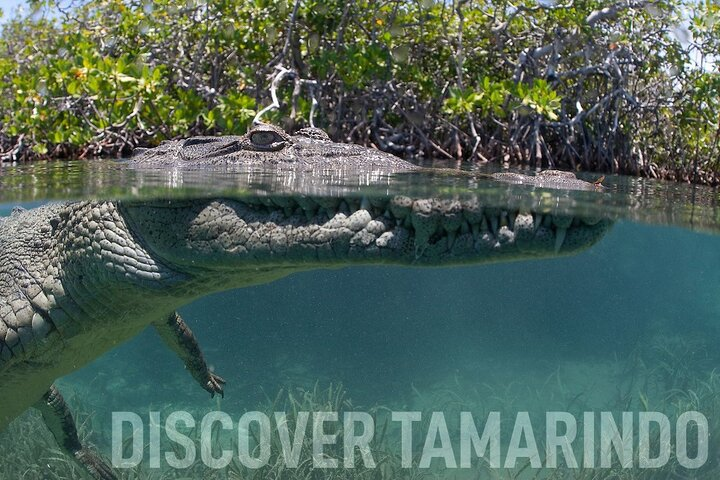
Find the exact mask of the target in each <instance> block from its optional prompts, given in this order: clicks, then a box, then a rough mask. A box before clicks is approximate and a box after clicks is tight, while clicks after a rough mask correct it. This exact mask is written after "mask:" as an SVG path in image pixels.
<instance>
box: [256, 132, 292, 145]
mask: <svg viewBox="0 0 720 480" xmlns="http://www.w3.org/2000/svg"><path fill="white" fill-rule="evenodd" d="M250 141H251V142H252V143H254V144H255V145H257V146H260V147H269V146H270V145H272V144H273V143H280V142H284V141H285V139H284V138H283V137H281V136H280V135H279V134H278V133H276V132H269V131H267V130H265V131H260V132H254V133H252V134H250Z"/></svg>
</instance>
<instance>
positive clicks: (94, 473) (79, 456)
mask: <svg viewBox="0 0 720 480" xmlns="http://www.w3.org/2000/svg"><path fill="white" fill-rule="evenodd" d="M75 460H77V461H78V463H80V464H81V465H82V466H83V467H85V469H86V470H87V471H88V472H90V476H91V477H93V478H95V479H97V480H117V479H118V476H117V475H116V474H115V472H113V470H112V468H110V466H109V465H108V464H107V463H106V462H105V460H103V459H102V458H101V457H100V456H99V455H98V454H96V453H95V452H93V451H92V450H90V449H88V448H87V447H83V448H81V449H80V450H78V451H76V452H75Z"/></svg>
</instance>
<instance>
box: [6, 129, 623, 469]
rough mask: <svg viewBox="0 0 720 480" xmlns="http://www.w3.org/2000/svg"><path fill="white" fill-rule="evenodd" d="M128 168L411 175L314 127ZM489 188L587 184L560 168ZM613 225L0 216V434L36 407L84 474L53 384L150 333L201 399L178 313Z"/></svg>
mask: <svg viewBox="0 0 720 480" xmlns="http://www.w3.org/2000/svg"><path fill="white" fill-rule="evenodd" d="M127 162H128V163H129V164H130V166H131V167H133V168H144V167H149V168H159V169H177V168H180V169H209V168H219V167H220V166H222V167H223V168H227V167H228V166H230V167H232V166H233V165H240V166H248V165H250V166H253V165H258V166H262V167H268V166H270V167H272V168H277V169H280V170H287V171H288V172H289V173H288V174H290V173H291V172H295V173H297V172H300V171H305V172H313V171H316V170H318V169H328V168H330V169H336V170H337V171H339V172H343V171H351V170H354V171H358V170H360V171H372V172H381V173H385V174H392V173H394V172H403V171H413V170H415V169H417V168H418V167H416V166H414V165H413V164H411V163H409V162H405V161H403V160H401V159H399V158H397V157H394V156H392V155H389V154H385V153H382V152H380V151H377V150H373V149H368V148H365V147H360V146H357V145H349V144H340V143H334V142H331V141H330V140H329V138H328V137H327V135H326V134H325V133H324V132H323V131H321V130H318V129H303V130H300V131H299V132H298V133H297V134H296V135H292V136H291V135H288V134H286V133H285V132H283V131H282V130H279V129H277V128H275V127H272V126H269V125H259V126H256V127H254V128H253V129H251V130H250V132H249V133H248V134H247V135H244V136H238V137H196V138H190V139H187V140H184V141H183V140H181V141H169V142H164V143H163V144H161V145H160V146H159V147H156V148H153V149H143V150H141V149H138V150H137V152H136V153H135V154H134V155H133V156H132V157H131V158H130V159H128V160H127ZM496 180H497V181H509V182H514V183H528V184H531V185H536V186H552V187H560V188H581V189H593V188H595V186H594V185H593V184H591V183H588V182H584V181H582V180H578V179H577V178H575V176H574V175H573V174H563V173H556V172H546V173H544V174H542V175H538V176H530V177H526V176H524V175H517V174H499V175H498V176H497V177H496ZM610 224H611V222H610V221H608V220H602V219H597V218H595V219H580V218H572V217H560V216H552V215H542V214H538V213H536V212H532V211H504V210H500V209H483V207H482V205H480V204H479V202H478V201H477V200H475V201H473V200H472V199H470V200H467V199H465V200H463V201H459V200H448V199H436V198H411V197H404V196H400V197H398V196H396V197H379V198H352V197H347V198H340V197H323V196H312V195H295V196H293V195H278V196H272V195H271V196H260V195H258V196H239V197H237V198H201V199H183V200H172V201H169V200H123V201H75V202H65V203H55V204H48V205H45V206H42V207H39V208H34V209H32V210H26V211H21V210H17V211H14V212H13V214H12V215H11V216H9V217H7V218H3V219H0V406H2V408H1V409H0V430H2V429H3V428H4V427H5V426H7V424H8V423H9V422H10V421H12V420H13V419H14V418H15V417H16V416H18V415H19V414H20V413H22V412H23V411H25V410H26V409H27V408H30V407H33V406H35V407H37V408H39V409H40V410H41V412H42V415H43V418H44V420H45V422H46V424H47V425H48V427H49V429H50V431H51V432H52V433H53V435H54V437H55V438H56V439H57V440H58V443H59V445H60V447H61V448H62V449H63V450H64V451H65V452H67V453H68V455H70V456H72V458H74V459H75V460H76V461H77V462H78V463H80V464H82V465H83V466H84V467H85V468H86V469H87V470H88V472H89V473H90V474H91V476H92V477H93V478H99V479H111V478H117V477H116V473H114V472H113V470H112V469H111V468H110V467H109V466H108V465H107V464H106V463H105V462H104V461H103V460H102V459H101V458H100V457H99V456H98V455H96V454H95V453H93V452H92V451H91V450H90V449H88V448H85V447H84V446H83V445H82V444H81V443H80V441H79V440H78V436H77V432H76V430H75V426H74V422H73V419H72V415H71V414H70V412H69V410H68V409H67V406H66V405H65V403H64V401H63V399H62V396H61V395H60V392H58V391H57V389H56V388H55V387H53V386H52V384H53V382H54V381H55V379H57V378H58V377H61V376H63V375H66V374H68V373H70V372H72V371H74V370H76V369H78V368H81V367H82V366H84V365H86V364H88V363H90V362H92V361H93V360H94V359H95V358H97V357H98V356H100V355H102V354H103V353H104V352H107V351H108V350H110V349H112V348H113V347H115V346H116V345H118V344H120V343H122V342H124V341H126V340H128V339H130V338H132V337H133V336H135V335H136V334H138V333H139V332H140V331H142V330H143V329H145V328H146V327H147V326H148V325H153V326H154V327H155V329H156V330H157V331H158V333H160V335H161V337H162V338H163V340H164V341H165V342H166V343H167V345H168V346H169V347H170V348H172V349H173V350H174V351H175V352H177V353H178V355H179V356H180V357H181V358H182V359H183V361H184V362H185V365H186V367H187V368H188V370H189V372H190V373H191V374H192V376H193V377H194V379H195V380H196V381H197V382H198V383H199V384H200V385H201V386H202V388H204V389H205V390H207V391H208V392H210V393H211V394H222V393H223V384H224V380H223V379H222V378H221V377H219V376H217V375H215V374H214V373H212V372H211V371H210V370H209V369H208V367H207V365H206V363H205V360H204V358H203V355H202V352H201V350H200V348H199V346H198V345H197V343H196V341H195V339H194V337H193V335H192V332H191V331H190V329H189V328H188V327H187V326H186V325H185V323H184V321H183V319H182V318H180V316H179V315H178V314H177V313H175V311H176V309H178V308H179V307H180V306H182V305H185V304H187V303H189V302H192V301H193V300H195V299H197V298H200V297H203V296H205V295H208V294H210V293H213V292H217V291H221V290H228V289H232V288H239V287H245V286H249V285H255V284H260V283H266V282H271V281H273V280H275V279H278V278H281V277H284V276H286V275H289V274H291V273H293V272H297V271H302V270H310V269H317V268H326V267H338V266H344V265H361V264H398V265H417V266H423V265H450V264H479V263H486V262H498V261H507V260H522V259H531V258H540V257H552V256H557V255H564V254H570V253H574V252H576V251H579V250H582V249H585V248H587V247H589V246H590V245H592V244H594V243H595V242H596V241H598V240H599V239H600V238H601V237H602V236H603V235H604V234H605V232H606V231H607V229H608V228H609V226H610Z"/></svg>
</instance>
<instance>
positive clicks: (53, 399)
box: [35, 385, 118, 480]
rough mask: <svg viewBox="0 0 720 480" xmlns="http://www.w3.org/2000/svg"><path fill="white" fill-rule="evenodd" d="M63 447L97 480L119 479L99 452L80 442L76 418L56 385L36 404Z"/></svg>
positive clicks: (46, 423)
mask: <svg viewBox="0 0 720 480" xmlns="http://www.w3.org/2000/svg"><path fill="white" fill-rule="evenodd" d="M35 408H37V409H38V410H40V413H41V414H42V418H43V420H44V421H45V425H47V427H48V429H49V430H50V433H52V435H53V437H55V441H57V443H58V445H59V446H60V448H61V449H63V450H64V451H65V452H67V454H68V455H70V457H71V458H73V459H74V460H75V461H76V462H77V463H78V464H79V465H80V466H82V467H83V468H85V469H86V470H87V471H88V472H89V473H90V475H91V476H92V477H93V478H95V479H97V480H117V478H118V477H117V475H115V473H114V472H113V470H112V468H110V466H109V465H108V464H107V463H106V462H105V460H103V459H102V458H101V457H100V456H99V455H98V454H96V453H95V452H93V451H92V450H90V449H89V448H87V447H85V446H83V445H82V443H80V439H79V438H78V434H77V428H75V420H74V419H73V416H72V413H70V409H69V408H68V406H67V404H66V403H65V399H64V398H63V397H62V395H60V392H59V391H58V389H57V387H55V385H53V386H51V387H50V390H48V391H47V392H46V393H45V395H43V398H42V399H41V400H39V401H38V402H37V403H36V404H35Z"/></svg>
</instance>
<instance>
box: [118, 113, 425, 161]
mask: <svg viewBox="0 0 720 480" xmlns="http://www.w3.org/2000/svg"><path fill="white" fill-rule="evenodd" d="M129 161H130V163H131V164H132V165H133V166H136V167H146V168H162V167H167V166H172V167H178V168H183V169H207V168H217V167H240V168H251V167H262V168H267V167H269V166H273V167H274V168H280V169H292V170H296V171H308V170H313V169H318V168H332V169H338V170H343V169H353V170H363V171H365V172H368V173H371V172H372V171H374V170H382V171H392V172H398V171H403V170H412V169H415V168H417V167H416V166H415V165H413V164H412V163H410V162H406V161H404V160H401V159H399V158H398V157H395V156H394V155H390V154H387V153H384V152H381V151H379V150H375V149H369V148H365V147H362V146H360V145H354V144H347V143H336V142H333V141H331V140H330V137H328V135H327V133H325V131H323V130H321V129H319V128H303V129H301V130H299V131H298V132H296V133H295V135H288V134H287V133H285V132H284V131H283V130H282V129H280V128H277V127H275V126H273V125H268V124H259V125H255V126H254V127H253V128H251V129H250V131H249V132H248V133H247V134H245V135H242V136H224V137H192V138H188V139H185V140H171V141H166V142H163V143H161V144H160V145H159V146H158V147H155V148H150V149H144V148H140V149H136V150H135V151H134V152H133V155H132V157H131V158H130V159H129Z"/></svg>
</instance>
